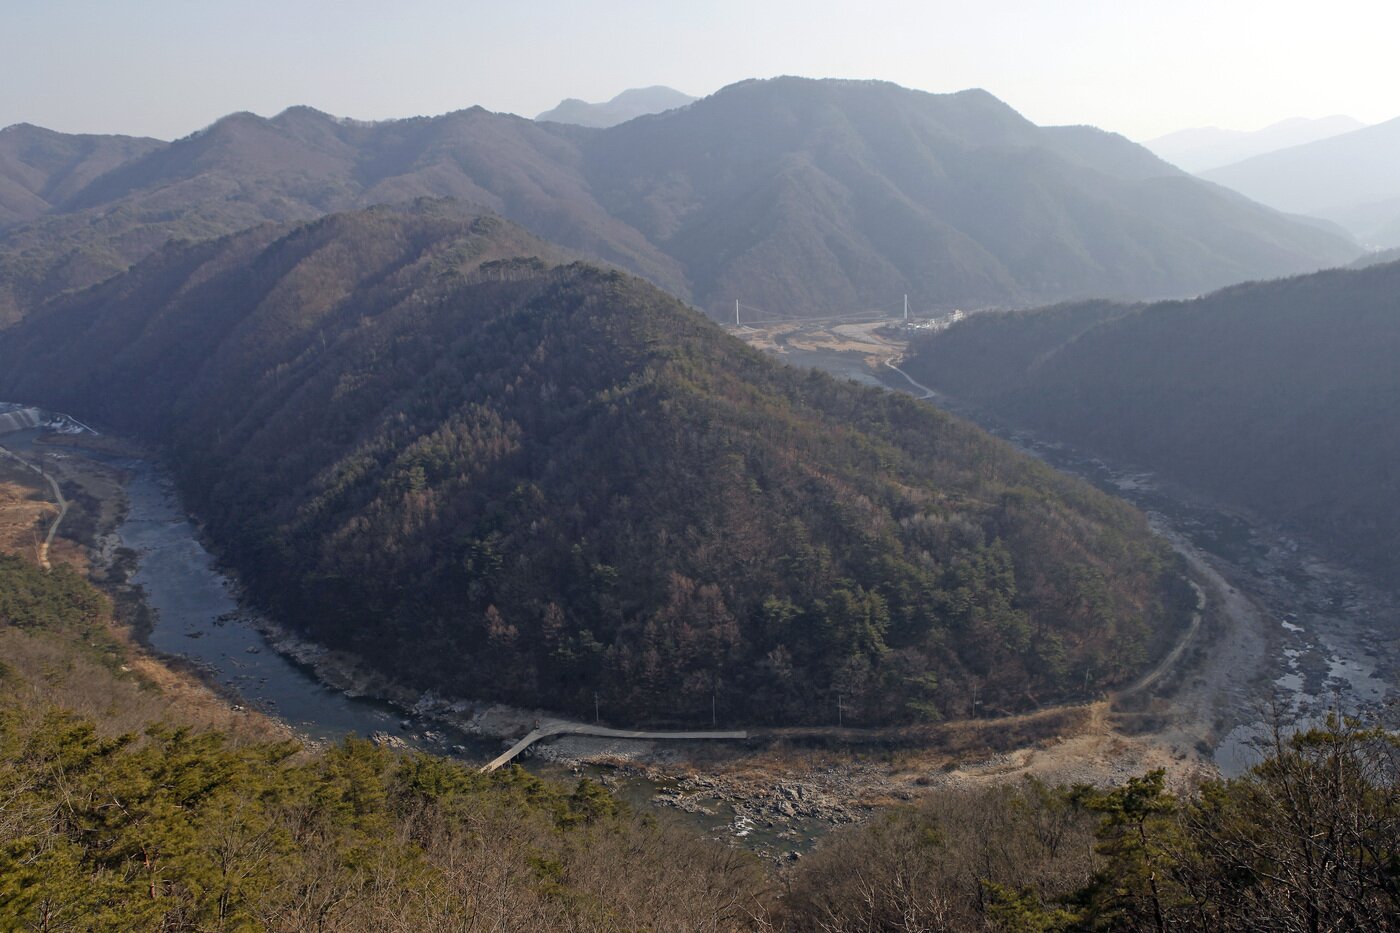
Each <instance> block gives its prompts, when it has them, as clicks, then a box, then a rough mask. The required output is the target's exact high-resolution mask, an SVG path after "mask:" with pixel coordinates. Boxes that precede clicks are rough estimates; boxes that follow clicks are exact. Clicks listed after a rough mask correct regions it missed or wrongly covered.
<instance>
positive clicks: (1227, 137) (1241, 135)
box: [1143, 116, 1366, 174]
mask: <svg viewBox="0 0 1400 933" xmlns="http://www.w3.org/2000/svg"><path fill="white" fill-rule="evenodd" d="M1365 125H1366V124H1364V123H1362V122H1361V121H1360V120H1357V119H1355V118H1354V117H1346V116H1331V117H1318V118H1316V119H1308V118H1305V117H1295V118H1293V119H1291V120H1282V121H1280V122H1278V123H1274V124H1271V125H1269V126H1266V127H1264V128H1263V129H1262V130H1222V129H1220V128H1219V127H1215V126H1206V127H1200V128H1196V129H1189V130H1179V131H1177V132H1175V133H1168V134H1167V135H1165V136H1158V137H1157V138H1156V139H1149V140H1147V141H1146V142H1144V143H1143V145H1144V146H1146V147H1147V148H1148V149H1150V150H1152V151H1153V152H1155V153H1156V154H1157V155H1159V156H1161V157H1162V158H1163V159H1166V160H1167V161H1168V162H1170V163H1171V164H1173V165H1175V166H1177V167H1179V168H1184V169H1185V170H1186V171H1188V172H1192V173H1196V174H1199V173H1201V172H1205V171H1209V170H1210V169H1214V168H1220V167H1221V166H1225V165H1231V164H1233V163H1235V162H1240V161H1243V160H1244V159H1249V158H1253V157H1254V156H1257V155H1263V154H1264V153H1266V152H1273V151H1275V150H1277V149H1287V148H1289V147H1291V146H1300V145H1302V144H1304V143H1310V142H1314V141H1316V140H1319V139H1326V138H1328V137H1329V136H1338V135H1340V134H1342V133H1349V132H1351V131H1352V130H1359V129H1361V128H1362V127H1364V126H1365Z"/></svg>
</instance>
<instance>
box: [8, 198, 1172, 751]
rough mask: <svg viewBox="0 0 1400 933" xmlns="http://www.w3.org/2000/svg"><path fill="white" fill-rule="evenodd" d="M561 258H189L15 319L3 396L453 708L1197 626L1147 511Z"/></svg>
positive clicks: (755, 696)
mask: <svg viewBox="0 0 1400 933" xmlns="http://www.w3.org/2000/svg"><path fill="white" fill-rule="evenodd" d="M557 255H558V254H557V252H556V251H555V250H554V249H553V248H552V247H550V246H548V244H544V243H541V242H540V241H538V240H536V239H535V238H533V237H531V236H530V235H529V234H527V233H525V232H524V231H523V230H521V229H520V228H518V227H516V226H514V225H512V224H509V223H507V222H505V221H502V220H500V219H499V218H495V217H490V216H483V217H473V216H471V215H469V214H463V212H462V211H461V209H460V208H458V207H455V206H453V205H451V204H450V203H441V202H432V203H424V204H420V205H417V206H415V207H414V208H412V209H390V208H375V209H372V210H369V211H365V212H359V213H352V214H341V215H335V216H332V217H329V218H326V219H323V220H320V221H316V222H313V223H310V224H308V225H303V226H292V227H271V226H264V227H260V228H257V229H255V230H252V231H248V232H246V233H242V234H239V235H236V236H233V237H230V238H227V239H224V240H218V241H211V242H204V243H199V244H192V245H179V246H171V247H168V248H166V249H164V250H161V251H160V252H159V253H157V254H156V255H154V256H152V257H151V258H150V259H148V260H146V261H144V262H142V263H140V264H139V265H138V266H137V267H136V268H134V269H133V270H132V271H131V272H130V273H128V274H126V275H124V276H122V277H120V278H117V279H114V280H113V281H111V282H109V283H107V284H105V285H103V286H101V287H99V288H96V289H93V290H90V291H87V292H84V293H82V294H80V295H77V296H74V297H72V298H71V299H68V300H65V301H63V302H61V303H60V304H59V305H57V306H56V307H54V308H52V309H50V311H49V312H48V313H46V314H44V315H39V316H36V317H34V318H31V319H29V320H27V321H26V322H24V323H23V324H22V325H20V326H19V327H17V328H14V329H11V330H10V331H8V332H7V333H6V334H5V336H4V339H3V340H0V395H3V397H6V398H20V399H32V400H35V401H40V402H42V403H44V404H47V405H50V406H53V407H56V408H61V409H65V410H74V411H81V412H83V413H84V415H85V416H86V417H88V418H92V419H97V420H98V421H100V422H101V423H103V424H106V425H109V426H111V427H113V428H114V429H116V430H119V431H123V432H132V433H136V434H138V435H140V436H142V437H145V438H147V439H149V440H152V441H156V442H160V443H162V444H163V445H165V447H166V449H168V451H169V452H170V458H171V463H172V466H173V468H174V470H175V472H176V475H177V476H178V477H179V479H180V482H181V486H182V488H183V489H184V490H185V492H186V494H187V497H188V501H189V502H190V504H191V506H192V507H193V508H194V509H195V510H196V512H197V513H198V514H199V515H200V516H201V517H202V518H203V519H204V520H206V521H207V522H208V527H209V529H210V531H211V533H212V535H213V536H214V538H215V539H216V540H217V541H218V542H219V543H220V545H221V547H222V549H223V552H224V554H225V556H226V557H227V558H228V559H229V560H230V561H231V562H232V563H233V564H234V565H235V566H237V567H239V568H240V570H241V572H242V574H243V576H244V579H245V580H246V581H247V582H248V584H249V586H250V588H251V590H252V591H253V592H254V593H255V594H257V596H258V597H259V599H260V600H261V601H263V602H264V604H265V605H267V606H269V607H271V608H273V609H274V610H275V611H276V613H277V617H278V618H281V619H284V620H286V621H287V622H288V623H290V624H295V625H298V626H300V627H302V628H303V629H304V630H305V631H307V632H308V633H309V634H310V635H311V636H313V637H314V638H316V639H317V640H319V641H322V642H324V643H326V644H330V645H333V646H337V647H341V648H345V649H348V650H350V651H352V652H354V653H355V654H357V655H358V656H360V657H362V658H364V659H366V661H367V662H368V663H371V664H373V665H376V666H377V667H379V668H380V669H381V670H384V671H386V672H388V673H390V674H392V675H394V676H396V677H399V678H401V679H403V680H405V681H407V682H410V683H413V684H416V685H418V686H420V687H429V686H431V687H436V688H442V689H445V690H447V691H449V692H455V693H456V694H457V695H475V696H480V695H482V694H483V693H487V694H489V695H492V696H495V697H499V698H504V699H507V700H511V701H515V702H519V703H525V704H531V705H537V704H547V705H549V706H551V707H553V708H556V709H561V710H568V711H572V712H576V713H580V714H581V713H583V712H584V711H585V710H587V711H590V712H591V711H592V709H593V708H594V707H593V704H594V701H595V696H597V697H601V702H602V703H603V707H604V709H606V710H609V711H610V713H611V715H612V716H614V717H616V718H618V719H621V720H624V721H646V720H653V721H692V722H693V721H706V720H707V719H708V717H709V716H710V715H711V712H712V709H713V707H712V704H715V703H718V705H719V708H720V709H721V711H722V713H723V711H726V710H727V711H729V712H730V714H731V715H739V714H740V712H742V718H744V719H745V720H747V721H760V720H762V721H778V722H785V721H786V722H794V721H809V722H810V721H816V722H825V721H827V719H828V718H829V717H830V716H831V714H832V709H833V708H832V705H831V704H832V702H833V698H834V696H835V694H834V691H840V692H842V694H843V696H844V701H843V702H844V703H845V704H846V706H845V710H846V716H847V717H849V718H850V719H849V720H848V721H851V720H854V721H865V722H871V723H879V722H898V721H904V720H908V719H911V718H913V719H918V718H924V717H937V716H942V715H961V714H965V713H967V712H969V711H971V707H970V706H969V705H968V704H969V703H970V702H971V699H970V698H971V697H973V696H975V695H976V692H975V691H974V690H973V686H974V685H975V686H976V688H977V690H980V691H981V697H982V701H983V702H984V703H987V704H992V705H995V706H996V707H999V708H1004V709H1018V708H1027V707H1033V706H1035V705H1037V704H1039V703H1042V702H1046V701H1047V700H1048V699H1049V698H1051V697H1056V696H1062V695H1076V694H1077V692H1078V691H1082V690H1084V689H1086V684H1087V685H1088V687H1091V688H1093V689H1101V688H1104V687H1106V686H1108V685H1109V684H1112V683H1120V682H1123V681H1124V680H1125V679H1127V678H1129V677H1132V676H1134V675H1135V673H1136V672H1138V671H1139V670H1140V669H1141V667H1142V666H1143V664H1144V663H1145V662H1146V661H1147V660H1148V659H1149V658H1150V657H1152V656H1153V655H1155V654H1157V653H1158V652H1159V651H1161V650H1162V648H1163V645H1164V644H1165V643H1166V642H1167V641H1168V640H1170V639H1171V637H1172V636H1173V633H1174V631H1175V630H1176V627H1177V626H1178V625H1180V624H1181V623H1182V622H1183V621H1184V619H1185V616H1186V613H1187V609H1186V607H1188V606H1189V605H1190V599H1189V595H1190V594H1189V591H1186V590H1185V588H1184V585H1183V584H1182V583H1181V582H1180V581H1179V578H1178V577H1177V576H1176V572H1175V563H1174V560H1173V559H1172V558H1171V555H1170V552H1169V551H1168V550H1167V549H1166V547H1165V545H1164V544H1163V543H1162V542H1160V541H1158V540H1156V539H1154V538H1153V537H1152V535H1151V534H1150V533H1149V531H1148V529H1147V527H1146V524H1145V521H1144V519H1143V517H1142V516H1141V515H1140V514H1139V513H1136V512H1135V511H1133V510H1132V509H1130V508H1129V507H1127V506H1125V505H1123V504H1122V503H1120V502H1117V501H1115V500H1113V499H1111V498H1109V497H1108V496H1105V495H1103V494H1100V493H1098V492H1097V491H1095V490H1093V489H1092V488H1090V487H1088V486H1087V485H1086V484H1084V483H1081V482H1078V481H1075V480H1071V479H1068V478H1065V477H1062V476H1060V475H1058V474H1056V473H1054V472H1053V471H1051V470H1049V469H1048V468H1046V467H1044V466H1043V465H1041V464H1038V463H1036V462H1035V461H1033V460H1031V459H1030V458H1028V457H1025V456H1023V455H1020V454H1018V453H1016V452H1014V451H1013V450H1012V449H1011V448H1010V447H1008V446H1006V445H1003V444H1001V443H1000V442H997V441H994V440H992V439H991V438H989V437H987V436H986V435H985V434H983V433H982V432H980V431H978V430H977V429H975V428H973V427H971V426H969V425H965V424H962V423H960V422H958V421H956V420H954V419H952V418H950V417H949V416H947V415H945V414H943V413H940V412H938V411H936V410H935V409H933V408H931V407H929V406H927V405H923V404H919V403H917V402H915V401H913V400H912V399H909V398H907V397H904V396H900V395H896V394H893V393H889V392H883V391H879V390H874V389H863V388H858V387H856V386H853V385H850V384H849V383H843V382H838V381H837V380H835V379H833V378H831V377H829V376H826V375H824V374H820V373H816V372H804V371H799V370H794V369H791V368H788V367H784V366H782V365H780V364H778V363H776V362H774V361H773V360H771V359H770V358H768V357H765V356H763V355H762V354H760V353H758V352H757V351H754V350H751V349H749V348H747V347H745V346H744V345H743V344H741V343H740V342H739V341H737V340H735V339H734V338H731V337H729V336H727V335H725V334H724V333H723V332H722V331H721V329H720V328H719V327H718V326H717V325H715V324H714V323H713V322H711V321H708V320H706V319H705V318H704V317H702V316H700V315H698V314H696V313H695V312H693V311H691V310H689V309H686V308H685V307H684V306H682V305H681V304H680V303H679V302H677V301H676V300H675V299H674V298H672V297H670V296H668V295H666V294H664V293H662V292H660V291H659V290H657V289H656V288H655V287H653V286H651V285H649V284H647V283H645V282H643V281H641V280H639V279H636V278H633V277H631V276H627V275H625V274H622V273H619V272H610V271H605V270H601V269H598V268H596V267H590V266H586V265H582V264H570V265H563V266H558V265H553V264H552V260H553V259H555V258H557ZM232 400H237V401H236V404H230V403H231V401H232Z"/></svg>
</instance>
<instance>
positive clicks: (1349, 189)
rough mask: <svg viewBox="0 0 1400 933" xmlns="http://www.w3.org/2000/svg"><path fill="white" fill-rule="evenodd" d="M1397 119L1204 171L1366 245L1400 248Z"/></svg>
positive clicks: (1399, 126) (1399, 129)
mask: <svg viewBox="0 0 1400 933" xmlns="http://www.w3.org/2000/svg"><path fill="white" fill-rule="evenodd" d="M1396 166H1400V117H1397V118H1396V119H1394V120H1390V121H1387V122H1385V123H1378V124H1376V125H1375V126H1368V127H1365V128H1363V129H1359V130H1355V131H1353V132H1350V133H1343V134H1341V135H1339V136H1333V137H1331V138H1328V139H1323V140H1319V141H1317V142H1312V143H1307V144H1305V145H1301V146H1293V147H1290V148H1288V149H1282V150H1279V151H1277V152H1270V153H1267V154H1265V155H1260V156H1256V157H1254V158H1252V159H1247V160H1245V161H1242V162H1238V163H1236V164H1234V165H1228V166H1224V167H1222V168H1218V169H1215V170H1213V171H1209V172H1206V173H1204V175H1203V177H1205V178H1207V179H1209V180H1211V181H1214V182H1218V183H1219V184H1222V185H1226V186H1228V187H1230V188H1233V189H1234V190H1236V191H1239V192H1241V193H1243V194H1244V195H1246V196H1247V197H1250V198H1253V199H1255V200H1257V201H1259V202H1261V203H1263V204H1268V205H1270V206H1271V207H1275V208H1278V209H1279V210H1281V211H1290V212H1293V213H1300V214H1309V215H1312V216H1314V217H1321V218H1323V219H1325V220H1330V221H1333V222H1334V223H1337V224H1340V225H1341V226H1342V227H1344V228H1346V229H1347V230H1348V231H1349V232H1350V233H1351V234H1352V235H1353V236H1355V237H1356V238H1357V239H1358V240H1360V241H1361V242H1363V243H1365V244H1366V245H1368V246H1371V247H1392V246H1400V171H1397V169H1396Z"/></svg>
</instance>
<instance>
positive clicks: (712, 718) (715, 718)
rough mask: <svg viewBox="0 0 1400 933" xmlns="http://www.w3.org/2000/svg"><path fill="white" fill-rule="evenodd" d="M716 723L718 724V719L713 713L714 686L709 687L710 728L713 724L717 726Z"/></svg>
mask: <svg viewBox="0 0 1400 933" xmlns="http://www.w3.org/2000/svg"><path fill="white" fill-rule="evenodd" d="M717 725H719V719H718V717H717V716H716V715H715V690H714V688H711V689H710V728H711V729H713V728H714V727H715V726H717Z"/></svg>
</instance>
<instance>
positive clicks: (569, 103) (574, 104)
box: [535, 85, 695, 129]
mask: <svg viewBox="0 0 1400 933" xmlns="http://www.w3.org/2000/svg"><path fill="white" fill-rule="evenodd" d="M694 100H695V98H694V97H691V96H690V95H689V94H682V93H681V92H680V91H677V90H676V89H675V88H669V87H663V86H661V85H655V86H653V87H634V88H629V89H627V90H625V91H623V92H622V93H621V94H618V95H617V96H616V97H614V98H613V99H612V100H609V101H605V102H603V103H600V104H590V103H588V102H587V101H582V100H579V99H578V98H576V97H570V98H566V99H565V100H562V101H560V102H559V106H557V107H555V108H553V109H551V110H546V111H545V112H544V113H542V114H540V115H539V116H537V117H535V119H536V120H538V121H540V122H542V123H544V122H553V123H572V124H574V125H576V126H592V127H597V128H600V129H601V128H604V127H609V126H616V125H617V124H619V123H626V122H627V121H628V120H635V119H636V118H637V117H644V116H646V115H647V114H650V113H661V112H662V111H665V110H674V109H676V108H677V107H684V106H685V105H686V104H688V103H690V102H692V101H694Z"/></svg>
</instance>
